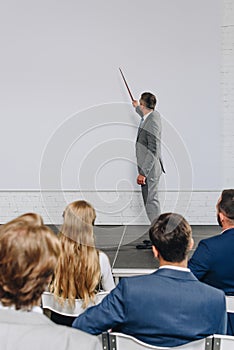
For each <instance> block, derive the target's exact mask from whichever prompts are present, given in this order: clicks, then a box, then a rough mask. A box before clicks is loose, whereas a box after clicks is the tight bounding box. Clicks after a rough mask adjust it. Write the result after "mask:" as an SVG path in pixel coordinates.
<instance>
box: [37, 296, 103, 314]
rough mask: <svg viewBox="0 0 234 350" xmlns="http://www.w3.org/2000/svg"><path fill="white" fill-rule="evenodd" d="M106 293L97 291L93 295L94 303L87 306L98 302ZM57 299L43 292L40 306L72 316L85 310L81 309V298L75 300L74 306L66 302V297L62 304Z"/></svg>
mask: <svg viewBox="0 0 234 350" xmlns="http://www.w3.org/2000/svg"><path fill="white" fill-rule="evenodd" d="M108 293H109V292H99V293H97V294H96V296H95V302H94V304H93V303H90V304H89V305H88V307H90V306H94V305H97V304H99V303H100V302H101V301H102V299H104V298H105V296H106V295H107V294H108ZM58 299H59V298H57V297H55V296H54V294H53V293H49V292H44V293H43V294H42V307H43V309H48V310H51V311H54V312H56V313H58V314H60V315H64V316H73V317H76V316H78V315H80V314H82V312H84V311H85V309H83V307H82V304H83V300H82V299H76V300H75V307H74V308H73V307H71V305H70V304H69V303H68V300H67V299H66V300H65V302H64V304H61V303H60V302H59V300H58Z"/></svg>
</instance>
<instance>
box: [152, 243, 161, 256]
mask: <svg viewBox="0 0 234 350" xmlns="http://www.w3.org/2000/svg"><path fill="white" fill-rule="evenodd" d="M152 251H153V254H154V257H155V258H157V259H158V256H159V252H158V249H157V248H156V247H155V246H154V245H152Z"/></svg>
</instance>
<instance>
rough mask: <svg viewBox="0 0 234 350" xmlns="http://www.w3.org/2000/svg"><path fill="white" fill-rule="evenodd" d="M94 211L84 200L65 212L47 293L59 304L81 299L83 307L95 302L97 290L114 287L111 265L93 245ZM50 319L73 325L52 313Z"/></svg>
mask: <svg viewBox="0 0 234 350" xmlns="http://www.w3.org/2000/svg"><path fill="white" fill-rule="evenodd" d="M95 218H96V213H95V210H94V208H93V207H92V206H91V205H90V204H89V203H87V202H86V201H83V200H80V201H76V202H73V203H70V204H69V205H68V206H67V208H66V209H65V211H64V223H63V225H62V228H61V232H60V234H59V238H60V241H61V245H62V252H61V255H60V257H59V260H58V264H57V267H56V270H55V274H54V278H53V281H52V283H51V286H50V291H51V292H52V293H54V295H55V296H57V297H61V298H58V301H63V300H65V299H68V301H69V302H70V305H71V306H72V305H73V306H74V305H75V299H77V298H80V299H83V308H84V309H85V308H86V307H87V306H88V305H89V304H90V303H94V300H95V295H96V294H97V292H98V291H101V290H104V291H110V290H112V289H113V288H114V287H115V284H114V280H113V276H112V272H111V267H110V262H109V259H108V257H107V256H106V254H105V253H103V252H101V251H99V250H97V249H96V248H95V243H94V233H93V225H94V221H95ZM51 319H52V320H53V321H54V322H56V323H60V324H66V325H70V326H71V325H72V322H73V320H74V318H71V317H66V316H61V315H58V314H56V313H54V312H52V315H51Z"/></svg>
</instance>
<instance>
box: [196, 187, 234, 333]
mask: <svg viewBox="0 0 234 350" xmlns="http://www.w3.org/2000/svg"><path fill="white" fill-rule="evenodd" d="M216 208H217V220H218V223H219V225H220V226H221V227H222V233H221V234H219V235H217V236H214V237H210V238H207V239H203V240H202V241H200V243H199V245H198V247H197V249H196V251H195V252H194V254H193V256H192V258H191V259H190V261H189V268H190V269H191V271H192V272H193V273H194V275H195V276H196V277H197V278H198V279H199V280H200V281H202V282H205V283H206V284H209V285H210V286H213V287H216V288H219V289H222V290H223V291H224V292H225V294H227V295H234V189H229V190H224V191H223V192H222V194H221V197H220V198H219V200H218V203H217V206H216ZM227 332H228V334H231V335H234V314H228V330H227Z"/></svg>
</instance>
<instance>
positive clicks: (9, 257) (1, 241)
mask: <svg viewBox="0 0 234 350" xmlns="http://www.w3.org/2000/svg"><path fill="white" fill-rule="evenodd" d="M59 254H60V242H59V240H58V238H57V237H56V235H55V234H54V233H53V232H52V231H51V230H50V229H49V228H48V227H46V226H35V225H34V226H32V225H29V224H28V223H27V222H24V221H18V222H17V221H15V222H12V223H8V224H5V225H2V226H1V227H0V301H1V303H2V305H4V306H15V308H16V310H19V309H23V310H31V308H32V307H33V306H35V305H38V304H39V302H40V298H41V294H42V293H43V292H44V290H45V289H46V287H47V286H48V283H49V282H50V279H51V276H52V275H53V272H54V269H55V266H56V264H57V260H58V256H59Z"/></svg>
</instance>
